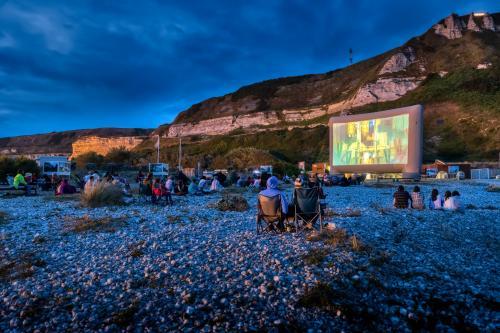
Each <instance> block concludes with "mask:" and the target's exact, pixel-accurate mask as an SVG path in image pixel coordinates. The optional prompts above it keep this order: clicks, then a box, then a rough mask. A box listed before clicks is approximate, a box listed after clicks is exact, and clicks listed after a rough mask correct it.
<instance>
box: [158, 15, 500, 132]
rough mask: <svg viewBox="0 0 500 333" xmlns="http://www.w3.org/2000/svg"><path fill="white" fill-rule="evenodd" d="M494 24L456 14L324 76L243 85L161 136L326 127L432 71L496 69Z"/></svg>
mask: <svg viewBox="0 0 500 333" xmlns="http://www.w3.org/2000/svg"><path fill="white" fill-rule="evenodd" d="M496 21H499V22H500V17H499V15H498V14H491V15H490V14H470V15H466V16H458V15H456V14H452V15H450V16H448V17H446V18H445V19H443V20H441V21H440V22H438V23H437V24H435V25H434V26H433V27H432V28H431V29H430V30H429V31H427V32H426V33H424V34H423V35H421V36H419V37H416V38H413V39H411V40H410V41H408V42H407V43H405V45H403V46H401V47H398V48H396V49H393V50H391V51H389V52H387V53H384V54H382V55H379V56H377V57H374V58H371V59H368V60H365V61H362V62H359V63H356V64H354V65H351V66H349V67H346V68H343V69H340V70H336V71H332V72H328V73H325V74H316V75H305V76H298V77H287V78H281V79H275V80H269V81H264V82H260V83H256V84H252V85H249V86H246V87H242V88H241V89H239V90H237V91H235V92H234V93H231V94H227V95H225V96H221V97H214V98H211V99H208V100H206V101H202V102H200V103H198V104H195V105H193V106H192V107H191V108H189V109H187V110H185V111H183V112H181V113H180V114H179V115H178V117H177V118H176V119H175V121H174V122H173V124H171V125H168V126H164V127H162V128H161V129H160V130H158V131H157V132H158V133H161V134H162V135H163V136H164V137H179V136H190V135H197V136H199V135H201V136H212V135H222V134H228V133H231V132H232V131H235V130H245V131H247V132H256V131H263V130H273V129H278V128H285V127H297V126H305V125H306V124H307V125H312V124H314V123H315V121H317V122H318V123H320V122H325V120H326V119H327V118H328V117H326V116H327V115H333V114H341V113H342V114H345V113H349V112H351V109H355V108H359V107H363V106H365V105H368V104H372V103H380V102H387V101H394V100H397V99H399V98H401V97H403V96H405V95H406V94H408V93H409V92H411V91H414V90H415V89H417V88H418V87H419V86H420V85H421V84H422V82H423V81H424V80H425V78H426V77H427V76H428V75H429V74H433V73H439V74H440V75H441V73H451V72H453V71H454V70H457V69H459V68H462V67H469V68H470V67H472V68H476V67H477V68H483V67H484V66H485V65H484V64H488V66H490V67H491V66H494V65H491V64H492V63H494V62H492V60H494V59H498V57H499V55H498V46H497V44H495V43H498V38H499V33H498V29H497V25H496V23H499V22H496ZM491 33H494V36H495V37H492V36H491ZM473 34H476V35H473ZM486 34H490V35H488V36H486ZM436 35H437V37H436ZM483 35H484V36H486V37H485V38H483ZM494 38H497V39H496V40H495V39H494ZM471 40H473V41H474V42H473V43H471ZM492 41H493V43H492ZM453 43H454V44H453ZM457 43H458V44H457ZM452 44H453V45H452ZM457 45H459V47H457ZM488 68H489V67H488Z"/></svg>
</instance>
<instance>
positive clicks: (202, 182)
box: [198, 176, 207, 192]
mask: <svg viewBox="0 0 500 333" xmlns="http://www.w3.org/2000/svg"><path fill="white" fill-rule="evenodd" d="M198 189H199V190H200V191H202V192H206V191H207V177H205V176H201V178H200V182H199V183H198Z"/></svg>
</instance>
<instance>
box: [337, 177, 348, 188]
mask: <svg viewBox="0 0 500 333" xmlns="http://www.w3.org/2000/svg"><path fill="white" fill-rule="evenodd" d="M339 185H340V186H342V187H346V186H349V180H348V179H347V177H346V176H345V175H343V176H342V178H340V182H339Z"/></svg>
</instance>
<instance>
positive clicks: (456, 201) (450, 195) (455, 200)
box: [443, 191, 461, 210]
mask: <svg viewBox="0 0 500 333" xmlns="http://www.w3.org/2000/svg"><path fill="white" fill-rule="evenodd" d="M443 208H444V209H447V210H459V209H460V208H461V205H460V193H458V191H453V192H450V191H446V192H445V194H444V204H443Z"/></svg>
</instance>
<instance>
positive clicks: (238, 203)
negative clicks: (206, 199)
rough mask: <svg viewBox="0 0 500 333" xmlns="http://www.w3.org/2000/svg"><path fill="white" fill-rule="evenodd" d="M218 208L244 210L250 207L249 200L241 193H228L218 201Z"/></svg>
mask: <svg viewBox="0 0 500 333" xmlns="http://www.w3.org/2000/svg"><path fill="white" fill-rule="evenodd" d="M215 206H216V208H217V209H218V210H220V211H223V212H225V211H228V210H232V211H236V212H244V211H246V210H247V209H248V202H247V200H246V199H245V198H244V197H243V196H241V195H227V196H224V197H223V198H222V199H221V200H219V201H218V202H217V203H216V205H215Z"/></svg>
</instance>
